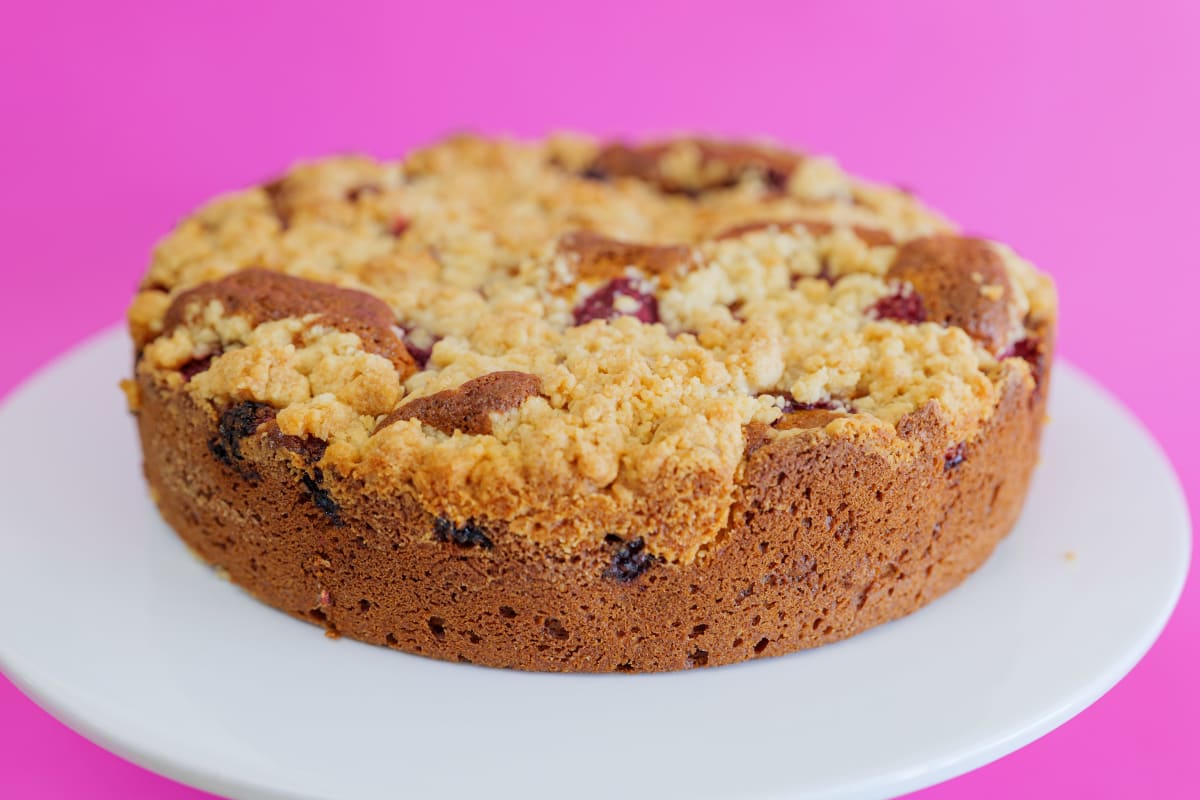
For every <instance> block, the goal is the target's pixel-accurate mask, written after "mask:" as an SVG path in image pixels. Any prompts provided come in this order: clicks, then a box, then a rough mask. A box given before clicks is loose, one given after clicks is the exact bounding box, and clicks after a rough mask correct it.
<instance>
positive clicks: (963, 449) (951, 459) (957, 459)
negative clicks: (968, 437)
mask: <svg viewBox="0 0 1200 800" xmlns="http://www.w3.org/2000/svg"><path fill="white" fill-rule="evenodd" d="M966 460H967V443H966V442H959V443H958V444H956V445H954V447H951V448H950V449H949V450H947V451H946V462H945V467H946V469H947V470H951V469H954V468H955V467H957V466H959V465H960V464H962V463H963V462H964V461H966Z"/></svg>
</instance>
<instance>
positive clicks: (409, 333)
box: [397, 326, 442, 369]
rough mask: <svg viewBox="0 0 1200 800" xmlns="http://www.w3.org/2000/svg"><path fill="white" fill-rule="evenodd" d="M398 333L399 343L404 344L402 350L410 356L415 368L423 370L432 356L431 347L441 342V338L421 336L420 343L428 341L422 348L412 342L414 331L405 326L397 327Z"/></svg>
mask: <svg viewBox="0 0 1200 800" xmlns="http://www.w3.org/2000/svg"><path fill="white" fill-rule="evenodd" d="M397 329H398V331H399V333H400V341H402V342H403V343H404V349H405V350H407V351H408V354H409V355H410V356H412V359H413V361H415V362H417V366H418V367H420V368H421V369H425V365H426V364H428V363H429V357H430V356H432V355H433V346H434V345H435V344H437V343H438V342H440V341H441V340H442V337H441V336H432V335H428V334H427V335H425V336H422V337H421V339H422V341H428V342H429V344H428V345H427V346H425V347H422V346H420V345H418V344H416V343H415V342H414V338H415V337H414V335H413V334H415V333H416V329H415V328H412V327H406V326H397Z"/></svg>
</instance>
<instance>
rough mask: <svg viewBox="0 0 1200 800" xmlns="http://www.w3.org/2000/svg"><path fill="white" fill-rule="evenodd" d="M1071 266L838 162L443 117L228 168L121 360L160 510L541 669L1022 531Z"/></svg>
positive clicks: (628, 660)
mask: <svg viewBox="0 0 1200 800" xmlns="http://www.w3.org/2000/svg"><path fill="white" fill-rule="evenodd" d="M1055 316H1056V298H1055V293H1054V288H1053V284H1052V283H1051V281H1050V280H1049V278H1047V277H1046V276H1045V275H1043V274H1041V273H1040V272H1038V271H1037V270H1036V269H1035V268H1034V267H1033V266H1031V265H1030V264H1029V263H1028V262H1026V261H1025V260H1023V259H1022V258H1020V257H1019V256H1017V255H1016V254H1015V253H1014V252H1013V251H1012V250H1011V249H1009V248H1008V247H1006V246H1004V245H1002V244H999V243H997V242H993V241H988V240H984V239H980V238H973V237H969V236H964V235H961V234H959V233H958V232H957V231H956V229H955V227H954V226H953V225H952V224H951V223H950V222H948V221H947V220H946V219H944V218H943V217H942V216H940V215H938V214H937V213H935V212H933V211H931V210H929V209H928V208H926V207H925V206H924V205H922V204H921V203H920V202H919V201H918V200H917V199H915V198H914V197H913V196H912V195H911V194H910V193H908V192H905V191H902V190H899V189H896V188H890V187H886V186H880V185H875V184H871V183H868V182H866V181H863V180H859V179H857V178H853V177H851V176H849V175H847V174H846V173H845V172H844V171H843V170H841V169H840V168H839V167H838V166H837V165H836V163H835V162H833V161H832V160H830V159H827V158H822V157H817V156H813V155H807V154H801V153H797V152H792V151H789V150H785V149H783V148H780V147H777V146H774V145H768V144H759V143H738V142H725V141H716V140H708V139H699V138H676V139H669V140H661V141H652V142H649V143H635V144H630V143H600V142H597V141H594V140H591V139H588V138H586V137H581V136H571V135H561V136H555V137H551V138H549V139H546V140H544V141H541V142H536V143H523V142H515V141H510V140H504V139H488V138H481V137H474V136H458V137H453V138H450V139H448V140H445V141H443V142H440V143H437V144H435V145H433V146H430V147H427V148H424V149H421V150H418V151H416V152H413V153H411V154H410V155H409V156H408V157H407V158H405V159H403V160H401V161H395V162H380V161H376V160H373V159H370V158H366V157H354V156H343V157H334V158H328V159H325V160H320V161H316V162H313V163H306V164H302V165H299V166H297V167H295V168H293V169H292V170H290V171H289V172H287V174H285V175H284V176H283V177H281V178H279V179H277V180H274V181H272V182H270V183H267V184H265V185H261V186H255V187H253V188H250V189H246V190H244V191H239V192H236V193H233V194H230V195H228V196H224V197H220V198H218V199H216V200H214V201H212V202H210V203H208V204H207V205H205V206H203V207H202V208H201V209H200V210H198V211H197V212H196V213H194V214H193V215H191V216H190V217H188V218H187V219H185V220H184V221H183V222H182V223H181V224H180V225H179V226H178V227H177V228H176V229H175V230H174V231H173V232H171V233H170V234H169V235H168V236H166V238H165V239H164V240H163V241H161V242H160V243H159V245H158V246H157V248H156V250H155V252H154V255H153V259H152V263H151V265H150V268H149V270H148V272H147V274H146V276H145V278H144V280H143V281H142V283H141V286H140V289H139V291H138V293H137V295H136V297H135V298H134V300H133V302H132V305H131V307H130V310H129V315H128V317H129V326H130V332H131V335H132V338H133V342H134V346H135V351H136V367H135V369H134V375H133V377H132V379H131V380H127V381H125V382H124V384H123V386H124V389H125V391H126V394H127V397H128V401H129V406H130V408H131V410H132V411H133V412H134V414H135V415H136V418H137V423H138V428H139V431H140V438H141V445H142V451H143V458H144V471H145V476H146V479H147V481H148V483H149V489H150V493H151V496H152V497H153V499H154V501H155V502H156V503H157V505H158V508H159V509H160V511H161V513H162V516H163V517H164V519H165V520H166V521H167V523H169V524H170V526H171V527H172V528H173V529H174V530H175V532H176V533H177V534H178V535H179V536H180V537H181V538H182V540H183V541H184V542H185V543H186V544H187V546H188V547H189V548H190V549H191V550H193V551H194V552H195V553H196V554H197V555H198V556H199V557H200V558H201V559H203V560H204V561H205V562H207V563H209V564H211V565H212V566H213V567H214V568H215V569H216V570H217V571H218V572H219V573H220V574H221V575H223V576H227V577H228V578H229V579H230V580H232V581H233V582H234V583H235V584H237V585H238V586H241V587H242V588H244V589H245V590H247V591H248V592H250V593H251V594H252V595H254V596H255V597H257V598H258V599H260V600H261V601H263V602H265V603H267V604H270V605H271V606H274V607H275V608H278V609H280V610H282V611H285V612H287V613H288V614H291V615H292V616H294V617H297V618H299V619H302V620H307V621H310V622H313V623H315V624H317V625H319V626H321V627H322V628H324V629H325V630H326V632H327V633H328V634H329V635H331V636H347V637H352V638H354V639H358V640H362V641H364V642H370V643H373V644H377V645H383V646H387V647H391V648H395V649H398V650H403V651H406V652H409V653H419V654H422V655H425V656H431V657H434V658H439V659H445V660H448V661H459V662H467V663H474V664H480V665H487V666H492V667H508V668H514V669H522V670H542V671H568V672H609V671H621V672H652V671H666V670H679V669H686V668H689V667H699V666H713V665H719V664H729V663H733V662H739V661H743V660H746V659H752V658H759V657H767V656H775V655H780V654H784V653H790V652H793V651H797V650H800V649H802V648H810V647H815V646H818V645H822V644H825V643H828V642H832V641H835V640H839V639H843V638H845V637H848V636H852V635H854V634H857V633H859V632H861V631H864V630H867V629H868V628H871V627H873V626H876V625H879V624H881V623H884V622H887V621H889V620H894V619H896V618H898V617H902V616H904V615H906V614H909V613H910V612H913V611H915V610H916V609H918V608H920V607H921V606H923V605H925V604H926V603H928V602H930V601H931V600H933V599H934V598H936V597H938V596H939V595H941V594H943V593H945V592H946V591H948V590H950V589H951V588H953V587H954V586H955V585H957V584H958V583H959V582H960V581H962V580H963V579H964V578H965V577H966V576H967V575H969V574H970V573H971V572H972V571H973V570H975V569H976V568H977V567H979V566H980V564H982V563H983V562H984V561H985V560H986V559H987V558H988V556H989V554H990V553H991V552H992V551H993V549H994V548H995V547H996V545H997V543H998V542H999V541H1000V540H1001V539H1002V538H1003V537H1004V536H1005V534H1006V533H1007V532H1008V531H1009V530H1010V529H1011V528H1012V526H1013V525H1014V523H1015V522H1016V520H1017V518H1018V515H1019V513H1020V510H1021V507H1022V504H1023V502H1024V498H1025V494H1026V489H1027V486H1028V483H1029V479H1030V475H1031V472H1032V470H1033V467H1034V464H1035V462H1036V461H1037V452H1038V443H1039V438H1040V432H1041V427H1042V422H1043V418H1044V414H1045V402H1046V393H1047V388H1048V382H1049V378H1050V366H1051V358H1052V354H1053V345H1054V333H1055Z"/></svg>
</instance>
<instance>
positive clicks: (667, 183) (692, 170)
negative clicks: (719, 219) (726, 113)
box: [587, 138, 802, 194]
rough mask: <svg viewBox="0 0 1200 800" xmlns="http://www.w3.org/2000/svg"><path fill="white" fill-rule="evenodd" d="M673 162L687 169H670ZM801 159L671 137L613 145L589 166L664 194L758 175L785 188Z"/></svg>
mask: <svg viewBox="0 0 1200 800" xmlns="http://www.w3.org/2000/svg"><path fill="white" fill-rule="evenodd" d="M672 158H675V159H679V160H682V161H685V162H686V164H687V169H673V168H672V166H673V165H672V163H671V160H672ZM801 161H802V157H801V156H799V155H797V154H795V153H790V152H787V151H786V150H779V149H776V148H773V147H768V146H766V145H752V144H742V143H732V142H720V141H714V140H711V139H686V138H683V139H673V140H670V141H665V142H656V143H651V144H643V145H637V146H630V145H626V144H611V145H608V146H607V147H605V148H604V149H602V150H601V151H600V152H599V153H598V154H597V155H596V157H595V158H594V159H593V160H592V162H591V163H590V164H589V165H588V167H587V173H588V174H589V175H590V176H593V177H596V178H637V179H638V180H641V181H645V182H646V183H650V184H652V185H654V186H656V187H658V188H659V189H661V190H662V191H664V192H668V193H671V192H678V193H683V194H692V193H698V192H703V191H707V190H710V189H722V188H728V187H730V186H734V185H736V184H737V183H738V182H739V181H741V180H742V179H743V178H746V177H747V176H751V175H753V176H757V177H759V178H761V179H762V180H763V181H764V182H765V183H767V184H768V185H769V186H772V187H774V188H782V187H783V186H784V185H786V183H787V180H788V178H789V177H790V176H791V174H792V172H793V171H794V170H795V169H796V168H797V167H798V166H799V165H800V163H801Z"/></svg>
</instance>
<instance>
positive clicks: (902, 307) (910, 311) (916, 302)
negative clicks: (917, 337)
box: [868, 291, 925, 324]
mask: <svg viewBox="0 0 1200 800" xmlns="http://www.w3.org/2000/svg"><path fill="white" fill-rule="evenodd" d="M868 313H871V314H873V315H874V316H875V317H876V319H891V320H895V321H896V322H908V323H911V324H916V323H918V322H924V321H925V303H924V302H922V301H921V296H920V295H919V294H917V293H916V292H908V293H905V292H902V291H901V292H896V293H895V294H893V295H890V296H888V297H885V298H883V299H882V300H880V301H879V302H877V303H876V304H875V305H873V306H871V308H870V309H869V311H868Z"/></svg>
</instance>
